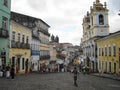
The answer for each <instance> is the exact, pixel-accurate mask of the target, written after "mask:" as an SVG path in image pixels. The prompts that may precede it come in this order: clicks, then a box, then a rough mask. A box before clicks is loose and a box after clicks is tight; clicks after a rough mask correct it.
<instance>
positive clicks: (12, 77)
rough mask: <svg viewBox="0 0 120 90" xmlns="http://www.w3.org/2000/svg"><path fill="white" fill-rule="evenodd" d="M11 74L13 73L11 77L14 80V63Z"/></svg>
mask: <svg viewBox="0 0 120 90" xmlns="http://www.w3.org/2000/svg"><path fill="white" fill-rule="evenodd" d="M10 75H11V79H13V80H14V77H15V69H14V65H12V67H11V70H10Z"/></svg>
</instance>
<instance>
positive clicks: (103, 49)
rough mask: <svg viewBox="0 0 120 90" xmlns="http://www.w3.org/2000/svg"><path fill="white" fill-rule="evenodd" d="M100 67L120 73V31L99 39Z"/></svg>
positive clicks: (104, 70) (105, 70) (106, 70)
mask: <svg viewBox="0 0 120 90" xmlns="http://www.w3.org/2000/svg"><path fill="white" fill-rule="evenodd" d="M97 48H98V52H97V53H98V69H99V70H100V71H101V72H103V73H104V72H105V73H114V74H120V31H117V32H115V33H111V34H110V35H108V36H106V37H103V38H101V39H98V40H97Z"/></svg>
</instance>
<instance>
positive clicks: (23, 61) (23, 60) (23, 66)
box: [22, 58, 25, 70]
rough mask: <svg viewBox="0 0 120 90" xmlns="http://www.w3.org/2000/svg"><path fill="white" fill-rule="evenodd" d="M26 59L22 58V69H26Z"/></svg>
mask: <svg viewBox="0 0 120 90" xmlns="http://www.w3.org/2000/svg"><path fill="white" fill-rule="evenodd" d="M24 63H25V59H24V58H22V69H23V70H24V68H25V64H24Z"/></svg>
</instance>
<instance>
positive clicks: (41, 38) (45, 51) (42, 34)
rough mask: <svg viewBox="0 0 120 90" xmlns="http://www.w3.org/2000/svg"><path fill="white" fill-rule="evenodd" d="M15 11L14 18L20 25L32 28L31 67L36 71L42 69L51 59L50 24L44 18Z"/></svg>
mask: <svg viewBox="0 0 120 90" xmlns="http://www.w3.org/2000/svg"><path fill="white" fill-rule="evenodd" d="M12 13H13V19H14V21H15V22H17V23H19V24H20V25H22V26H24V27H27V28H29V29H30V30H31V35H32V37H31V59H30V62H31V67H32V69H33V70H34V71H38V70H40V65H42V64H44V65H48V64H49V60H50V51H49V45H48V44H49V36H50V34H49V32H48V29H49V28H50V26H49V25H48V24H47V23H45V22H44V21H43V20H41V19H38V18H35V17H32V16H28V15H24V14H20V13H15V12H12Z"/></svg>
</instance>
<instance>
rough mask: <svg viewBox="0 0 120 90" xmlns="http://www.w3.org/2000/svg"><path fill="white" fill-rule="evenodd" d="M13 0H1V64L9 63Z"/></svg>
mask: <svg viewBox="0 0 120 90" xmlns="http://www.w3.org/2000/svg"><path fill="white" fill-rule="evenodd" d="M10 7H11V0H0V42H1V44H0V66H1V65H7V64H9V32H10Z"/></svg>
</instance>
